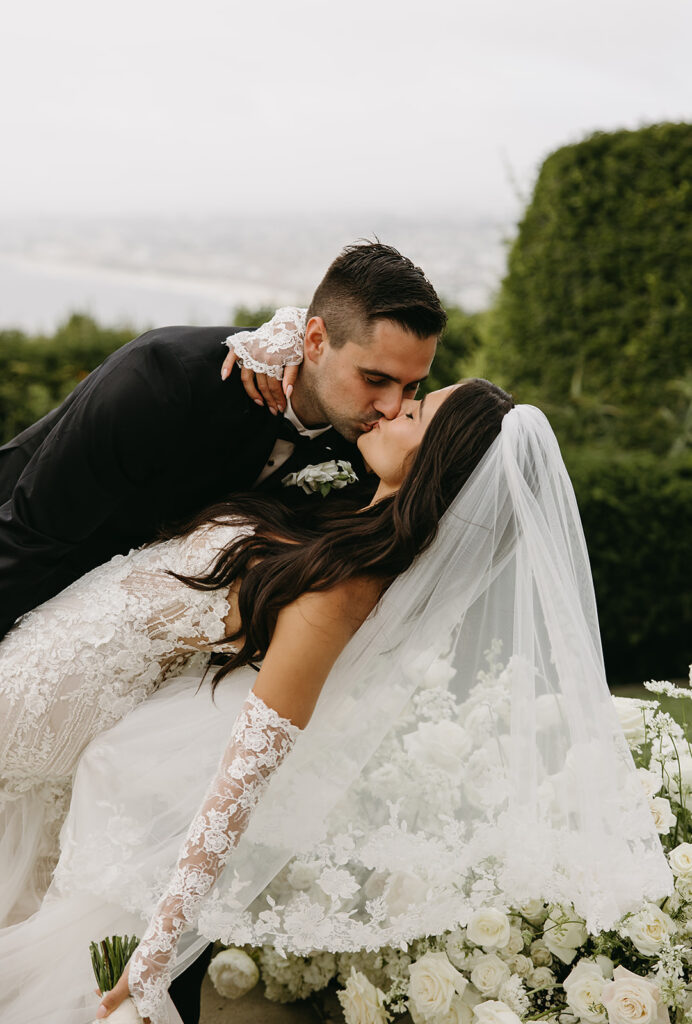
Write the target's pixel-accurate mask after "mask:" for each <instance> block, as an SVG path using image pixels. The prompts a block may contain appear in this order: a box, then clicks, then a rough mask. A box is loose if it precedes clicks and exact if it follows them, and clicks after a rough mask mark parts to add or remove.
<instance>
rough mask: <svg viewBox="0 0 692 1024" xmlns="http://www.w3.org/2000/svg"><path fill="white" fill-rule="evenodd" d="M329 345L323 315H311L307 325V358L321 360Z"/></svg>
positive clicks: (314, 361) (315, 360)
mask: <svg viewBox="0 0 692 1024" xmlns="http://www.w3.org/2000/svg"><path fill="white" fill-rule="evenodd" d="M328 345H329V337H328V335H327V328H326V327H325V324H324V320H323V319H322V317H321V316H311V317H310V319H309V320H308V322H307V324H306V326H305V359H307V360H309V361H310V362H312V363H316V362H319V360H320V359H321V358H322V356H323V354H324V352H325V350H326V349H327V347H328Z"/></svg>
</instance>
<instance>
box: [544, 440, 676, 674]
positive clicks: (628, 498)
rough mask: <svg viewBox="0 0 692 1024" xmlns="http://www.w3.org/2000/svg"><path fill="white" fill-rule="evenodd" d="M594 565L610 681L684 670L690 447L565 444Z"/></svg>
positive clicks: (567, 460)
mask: <svg viewBox="0 0 692 1024" xmlns="http://www.w3.org/2000/svg"><path fill="white" fill-rule="evenodd" d="M564 458H565V463H566V465H567V469H568V470H569V473H570V475H571V477H572V482H573V484H574V490H575V492H576V496H577V502H578V504H579V511H580V513H581V517H582V522H583V524H584V534H585V536H586V542H587V545H588V548H589V557H590V559H591V568H592V570H593V578H594V587H595V590H596V600H597V602H598V614H599V620H600V626H601V636H602V640H603V651H604V656H605V662H606V670H607V673H608V679H609V682H611V683H613V682H637V681H641V680H643V679H651V678H654V679H669V678H682V677H686V676H687V666H688V665H689V662H690V659H692V587H691V586H690V566H692V455H691V454H689V453H688V454H683V455H680V456H677V457H671V458H667V459H659V458H657V457H656V456H655V455H654V454H653V453H651V452H629V453H621V454H613V452H612V451H608V450H604V449H588V448H580V449H576V450H572V449H565V450H564Z"/></svg>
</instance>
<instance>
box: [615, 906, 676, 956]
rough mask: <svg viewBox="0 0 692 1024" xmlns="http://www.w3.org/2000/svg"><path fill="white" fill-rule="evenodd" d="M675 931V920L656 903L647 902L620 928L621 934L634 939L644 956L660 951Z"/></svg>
mask: <svg viewBox="0 0 692 1024" xmlns="http://www.w3.org/2000/svg"><path fill="white" fill-rule="evenodd" d="M674 932H675V922H674V921H673V919H672V918H670V917H669V916H668V914H666V913H664V912H663V911H662V910H661V908H660V907H657V906H656V904H655V903H645V904H644V906H643V907H642V909H641V910H640V911H639V912H638V913H636V914H633V915H632V917H630V918H629V919H628V920H627V921H626V922H625V923H624V924H623V925H622V926H621V928H620V934H621V935H625V936H627V938H629V939H631V940H632V943H633V945H634V947H635V949H636V950H637V951H638V952H639V953H642V954H643V955H644V956H653V955H654V954H655V953H658V952H659V951H660V949H661V947H662V946H663V943H664V942H665V941H666V939H667V938H668V937H669V936H670V935H673V934H674Z"/></svg>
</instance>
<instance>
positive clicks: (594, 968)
mask: <svg viewBox="0 0 692 1024" xmlns="http://www.w3.org/2000/svg"><path fill="white" fill-rule="evenodd" d="M605 984H606V980H605V978H604V977H603V973H602V971H601V968H600V967H599V966H598V965H597V964H595V963H593V962H592V961H591V960H580V961H579V963H578V964H577V965H576V966H575V967H573V968H572V970H571V971H570V973H569V974H568V975H567V977H566V978H565V980H564V981H563V983H562V985H563V988H564V990H565V993H566V994H567V1005H568V1006H569V1008H570V1010H572V1011H573V1013H576V1015H577V1017H581V1019H582V1020H585V1021H587V1022H588V1024H604V1022H605V1020H606V1011H605V1007H604V1006H603V1003H602V1001H601V995H602V993H603V986H604V985H605Z"/></svg>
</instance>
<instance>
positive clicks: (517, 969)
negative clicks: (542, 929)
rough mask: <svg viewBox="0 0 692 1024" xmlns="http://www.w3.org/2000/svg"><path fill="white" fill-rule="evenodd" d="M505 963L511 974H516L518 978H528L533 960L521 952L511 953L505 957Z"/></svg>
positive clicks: (532, 967)
mask: <svg viewBox="0 0 692 1024" xmlns="http://www.w3.org/2000/svg"><path fill="white" fill-rule="evenodd" d="M505 963H506V964H507V966H508V967H509V969H510V971H511V972H512V974H518V975H519V977H520V978H528V976H529V974H531V971H532V970H533V969H534V966H533V961H532V960H530V959H529V958H528V957H527V956H524V954H523V953H513V954H512V956H508V957H506V958H505Z"/></svg>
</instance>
